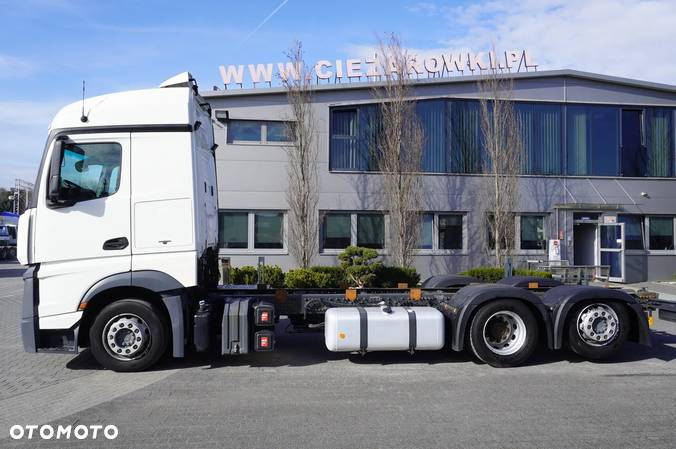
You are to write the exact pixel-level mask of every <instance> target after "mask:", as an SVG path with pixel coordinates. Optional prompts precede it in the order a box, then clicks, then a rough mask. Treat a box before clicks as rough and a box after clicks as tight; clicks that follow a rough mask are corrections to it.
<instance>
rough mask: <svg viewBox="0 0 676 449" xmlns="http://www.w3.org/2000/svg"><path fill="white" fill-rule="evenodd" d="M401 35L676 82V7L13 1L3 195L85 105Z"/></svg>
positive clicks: (420, 47)
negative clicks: (298, 50) (65, 114)
mask: <svg viewBox="0 0 676 449" xmlns="http://www.w3.org/2000/svg"><path fill="white" fill-rule="evenodd" d="M388 32H395V33H398V34H399V35H400V37H401V39H402V41H403V43H404V45H405V46H407V47H409V48H411V49H413V50H414V51H418V52H428V51H429V52H432V51H435V50H437V51H445V52H452V51H453V50H458V49H472V50H476V51H482V50H483V51H485V50H487V49H490V47H491V44H492V43H493V42H494V43H495V44H496V47H497V48H499V49H528V50H529V51H530V53H531V54H532V56H533V59H534V60H535V61H536V62H537V63H538V64H539V67H540V70H548V69H562V68H572V69H579V70H585V71H591V72H598V73H604V74H608V75H616V76H626V77H631V78H637V79H645V80H650V81H657V82H663V83H668V84H676V45H675V43H676V0H650V1H639V0H631V1H629V0H522V1H517V0H490V1H460V0H458V1H424V2H420V1H415V0H373V1H368V0H361V1H357V0H340V1H336V2H320V1H316V0H313V1H306V0H286V1H284V0H254V1H252V0H248V1H241V0H239V1H233V0H221V1H192V2H185V1H182V2H178V1H171V0H164V1H155V0H146V1H129V0H116V1H105V2H104V1H96V0H9V1H7V0H0V158H1V164H0V167H1V168H0V186H10V185H13V183H14V178H15V177H20V178H24V179H26V180H30V181H32V180H33V179H34V177H35V173H36V169H37V164H38V163H39V158H40V154H41V152H42V146H43V143H44V139H45V137H46V130H47V126H48V124H49V121H50V119H51V116H52V115H53V114H54V113H55V112H56V111H58V109H59V108H60V107H61V106H63V105H65V104H67V103H70V102H72V101H76V100H78V99H79V97H80V95H81V83H82V80H86V82H87V95H88V96H93V95H98V94H102V93H107V92H113V91H118V90H126V89H134V88H143V87H152V86H156V85H158V84H159V83H160V82H162V81H163V80H164V79H166V78H168V77H169V76H171V75H173V74H175V73H178V72H182V71H190V72H191V73H192V74H193V75H194V76H195V77H196V78H197V80H198V82H199V84H200V86H201V87H202V88H203V89H205V88H206V89H209V88H211V86H213V85H221V84H222V83H221V80H220V75H219V71H218V67H219V66H220V65H228V64H249V63H267V62H280V61H283V60H284V52H285V51H286V50H287V49H288V48H289V47H290V46H291V45H292V44H293V42H294V40H296V39H298V40H301V41H302V42H303V44H304V47H305V49H306V51H307V58H308V61H314V60H316V59H329V60H330V59H336V58H347V57H353V56H357V57H359V56H361V55H364V54H367V51H368V49H370V48H372V47H373V46H374V45H375V43H376V41H377V36H379V35H382V34H383V33H388Z"/></svg>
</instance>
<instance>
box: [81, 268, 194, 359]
mask: <svg viewBox="0 0 676 449" xmlns="http://www.w3.org/2000/svg"><path fill="white" fill-rule="evenodd" d="M126 298H133V299H141V300H144V301H148V302H149V303H151V304H154V305H156V306H157V307H158V308H159V309H160V310H161V311H162V312H163V314H164V316H165V318H166V319H167V320H168V322H169V324H170V329H169V332H170V333H171V334H170V335H171V343H172V353H173V356H174V357H183V355H184V350H185V348H184V338H185V331H184V328H185V325H184V319H185V317H184V315H185V314H184V309H185V301H184V298H185V288H184V287H183V285H181V284H180V283H179V282H178V281H177V280H176V279H174V278H173V277H171V276H169V275H168V274H166V273H163V272H161V271H152V270H144V271H129V272H124V273H118V274H114V275H112V276H108V277H106V278H104V279H101V280H100V281H98V282H97V283H96V284H94V285H93V286H92V287H90V288H89V290H87V292H86V293H85V294H84V295H83V297H82V299H81V300H80V303H79V305H78V310H82V311H83V313H82V318H81V320H80V329H79V336H78V345H80V346H88V345H89V341H88V340H89V329H90V328H91V326H92V324H93V323H94V320H95V319H96V316H97V315H98V313H99V312H100V311H101V310H103V308H104V307H106V306H107V305H109V304H111V303H113V302H115V301H119V300H121V299H126Z"/></svg>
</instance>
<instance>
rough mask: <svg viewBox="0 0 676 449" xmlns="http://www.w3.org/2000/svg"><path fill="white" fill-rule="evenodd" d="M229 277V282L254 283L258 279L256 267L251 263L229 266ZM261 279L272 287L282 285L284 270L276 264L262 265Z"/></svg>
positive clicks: (239, 283) (237, 283)
mask: <svg viewBox="0 0 676 449" xmlns="http://www.w3.org/2000/svg"><path fill="white" fill-rule="evenodd" d="M229 278H230V283H231V284H236V285H255V284H256V283H257V281H258V268H257V267H254V266H252V265H244V266H241V267H230V273H229ZM263 280H264V282H265V283H266V284H268V285H271V286H272V287H283V286H284V272H283V271H282V269H281V268H280V267H278V266H277V265H264V266H263Z"/></svg>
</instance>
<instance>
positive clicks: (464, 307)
mask: <svg viewBox="0 0 676 449" xmlns="http://www.w3.org/2000/svg"><path fill="white" fill-rule="evenodd" d="M496 299H516V300H519V301H523V302H524V303H526V304H527V305H530V306H531V307H532V308H533V309H535V310H537V313H536V318H540V319H541V320H542V323H544V328H545V331H546V334H547V344H548V346H549V347H551V343H552V335H551V328H552V326H551V325H550V317H549V313H548V312H547V308H546V307H545V305H544V304H542V301H541V300H540V298H539V297H538V296H537V295H535V294H534V293H532V292H529V291H528V290H524V289H522V288H516V287H512V286H509V285H501V284H479V285H469V286H467V287H463V288H462V289H460V290H459V291H458V293H457V294H455V295H454V296H453V297H452V298H451V300H450V301H449V302H448V305H449V307H448V308H445V311H446V312H448V311H450V314H449V313H447V316H449V318H450V320H451V332H452V333H453V341H452V343H451V348H452V349H453V350H454V351H462V350H463V348H464V347H465V335H466V334H467V332H466V331H467V326H469V324H470V318H471V317H472V315H473V314H474V311H476V310H477V308H478V307H479V306H481V305H482V304H485V303H487V302H489V301H492V300H496Z"/></svg>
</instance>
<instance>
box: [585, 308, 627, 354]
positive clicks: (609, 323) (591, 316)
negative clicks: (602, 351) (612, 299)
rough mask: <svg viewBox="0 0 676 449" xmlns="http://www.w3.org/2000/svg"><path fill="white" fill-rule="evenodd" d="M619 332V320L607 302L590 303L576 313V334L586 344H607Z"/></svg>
mask: <svg viewBox="0 0 676 449" xmlns="http://www.w3.org/2000/svg"><path fill="white" fill-rule="evenodd" d="M619 332H620V320H619V319H618V318H617V313H615V311H614V310H613V309H612V307H610V306H609V305H608V304H590V305H588V306H586V307H585V308H583V309H582V310H581V311H580V313H579V314H578V315H577V334H578V335H579V336H580V338H581V339H582V341H584V342H585V343H587V344H588V345H591V346H606V345H609V344H610V343H612V342H613V341H614V340H615V339H616V338H617V335H618V333H619Z"/></svg>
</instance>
